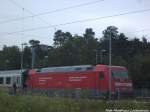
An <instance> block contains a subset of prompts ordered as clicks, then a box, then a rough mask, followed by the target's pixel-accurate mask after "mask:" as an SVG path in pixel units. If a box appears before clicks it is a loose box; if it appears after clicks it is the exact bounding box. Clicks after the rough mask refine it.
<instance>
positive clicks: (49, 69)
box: [40, 65, 93, 72]
mask: <svg viewBox="0 0 150 112" xmlns="http://www.w3.org/2000/svg"><path fill="white" fill-rule="evenodd" d="M92 69H93V66H92V65H78V66H63V67H47V68H41V69H40V72H74V71H86V70H92Z"/></svg>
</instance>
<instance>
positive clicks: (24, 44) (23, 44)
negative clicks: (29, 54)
mask: <svg viewBox="0 0 150 112" xmlns="http://www.w3.org/2000/svg"><path fill="white" fill-rule="evenodd" d="M26 45H27V43H22V44H21V51H22V52H21V67H20V68H21V73H22V71H23V52H24V50H23V46H26Z"/></svg>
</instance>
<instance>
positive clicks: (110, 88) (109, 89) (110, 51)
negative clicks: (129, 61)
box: [109, 31, 112, 100]
mask: <svg viewBox="0 0 150 112" xmlns="http://www.w3.org/2000/svg"><path fill="white" fill-rule="evenodd" d="M111 90H112V88H111V31H110V35H109V100H111Z"/></svg>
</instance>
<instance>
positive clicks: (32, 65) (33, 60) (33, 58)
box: [31, 46, 35, 69]
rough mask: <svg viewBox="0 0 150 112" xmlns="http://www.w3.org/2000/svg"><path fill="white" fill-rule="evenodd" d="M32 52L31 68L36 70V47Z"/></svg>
mask: <svg viewBox="0 0 150 112" xmlns="http://www.w3.org/2000/svg"><path fill="white" fill-rule="evenodd" d="M31 50H32V51H31V52H32V61H31V68H32V69H34V64H35V46H32V48H31Z"/></svg>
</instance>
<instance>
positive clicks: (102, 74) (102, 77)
mask: <svg viewBox="0 0 150 112" xmlns="http://www.w3.org/2000/svg"><path fill="white" fill-rule="evenodd" d="M99 79H100V80H102V79H104V72H100V73H99Z"/></svg>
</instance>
